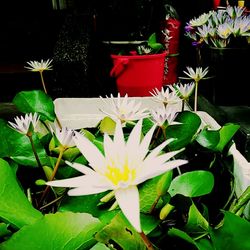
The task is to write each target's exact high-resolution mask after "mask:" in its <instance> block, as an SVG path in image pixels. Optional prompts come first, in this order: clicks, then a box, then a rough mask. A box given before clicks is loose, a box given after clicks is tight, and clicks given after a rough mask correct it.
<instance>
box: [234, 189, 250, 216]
mask: <svg viewBox="0 0 250 250" xmlns="http://www.w3.org/2000/svg"><path fill="white" fill-rule="evenodd" d="M249 200H250V186H248V187H247V189H246V190H245V191H244V192H243V194H242V195H241V196H240V197H239V199H238V201H237V202H236V204H235V205H234V206H233V207H232V208H231V209H229V211H230V212H232V213H234V214H237V212H238V211H239V210H241V209H242V208H244V207H245V206H246V205H247V203H248V201H249Z"/></svg>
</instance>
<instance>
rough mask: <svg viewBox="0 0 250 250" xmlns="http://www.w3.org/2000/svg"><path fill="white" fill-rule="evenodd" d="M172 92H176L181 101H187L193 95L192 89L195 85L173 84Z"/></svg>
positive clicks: (192, 83)
mask: <svg viewBox="0 0 250 250" xmlns="http://www.w3.org/2000/svg"><path fill="white" fill-rule="evenodd" d="M171 88H172V89H173V91H176V94H177V95H178V96H179V97H180V98H181V99H183V100H187V99H188V98H189V97H190V95H191V94H192V93H193V91H194V88H195V83H194V82H191V83H186V84H182V83H175V84H173V86H171Z"/></svg>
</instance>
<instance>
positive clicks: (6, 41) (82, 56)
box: [0, 0, 248, 102]
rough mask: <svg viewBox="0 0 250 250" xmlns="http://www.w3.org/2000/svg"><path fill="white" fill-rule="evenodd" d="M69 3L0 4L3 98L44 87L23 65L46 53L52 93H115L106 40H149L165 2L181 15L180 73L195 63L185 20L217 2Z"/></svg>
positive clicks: (111, 0)
mask: <svg viewBox="0 0 250 250" xmlns="http://www.w3.org/2000/svg"><path fill="white" fill-rule="evenodd" d="M235 2H236V1H231V4H236V3H235ZM65 4H66V7H67V8H65V9H56V10H55V9H53V8H52V2H51V1H50V0H36V1H34V0H33V1H32V0H26V1H19V0H12V1H4V3H2V4H1V8H0V30H1V35H0V84H1V86H5V88H6V89H7V90H3V91H1V93H0V102H1V101H11V100H12V98H13V97H14V95H15V94H16V93H17V92H18V91H21V90H25V89H34V88H41V83H40V78H39V74H37V73H34V72H27V70H25V69H24V65H25V64H26V62H27V61H31V60H37V61H40V60H41V59H43V60H47V59H48V58H50V59H53V71H45V72H44V75H45V82H46V83H47V89H48V92H49V94H50V95H51V96H52V98H54V99H55V98H58V97H97V96H100V95H109V94H110V93H116V86H115V80H114V79H111V78H110V77H109V72H110V70H111V68H112V62H111V59H110V50H111V47H109V46H107V45H105V44H104V43H103V41H110V40H146V39H147V38H148V36H149V35H150V34H151V33H152V32H159V31H160V26H161V23H162V22H163V21H164V20H165V17H166V14H168V13H167V11H166V8H165V5H171V6H172V7H173V8H174V9H175V10H176V12H177V14H178V18H179V20H180V21H181V31H180V32H181V36H180V41H179V42H180V46H179V50H180V51H179V52H180V53H179V58H178V59H179V65H178V71H179V73H180V74H181V72H182V71H183V69H184V68H185V67H186V66H187V65H189V66H193V65H195V64H196V58H195V50H194V47H192V46H191V42H190V40H187V38H186V37H184V35H183V34H184V25H185V24H186V22H187V21H189V20H190V19H191V18H194V17H197V16H198V15H200V14H202V13H204V12H208V11H209V10H211V9H212V8H213V1H211V0H203V1H201V0H189V1H180V0H106V1H102V0H91V1H87V0H85V1H82V0H68V1H67V0H66V1H65ZM222 4H224V3H223V1H222ZM247 4H248V1H246V5H247ZM2 89H3V88H2Z"/></svg>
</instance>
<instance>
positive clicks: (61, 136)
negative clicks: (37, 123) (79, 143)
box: [50, 125, 76, 148]
mask: <svg viewBox="0 0 250 250" xmlns="http://www.w3.org/2000/svg"><path fill="white" fill-rule="evenodd" d="M50 130H51V132H52V134H54V135H55V137H56V138H57V140H58V141H59V142H60V144H61V145H62V146H63V147H64V148H70V147H74V146H75V145H76V144H75V142H74V140H73V134H74V130H73V129H70V128H67V127H62V128H59V127H58V126H56V125H54V126H50Z"/></svg>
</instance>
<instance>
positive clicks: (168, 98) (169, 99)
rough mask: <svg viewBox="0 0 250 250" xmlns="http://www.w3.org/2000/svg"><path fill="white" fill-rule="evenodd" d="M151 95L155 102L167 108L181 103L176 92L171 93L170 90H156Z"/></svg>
mask: <svg viewBox="0 0 250 250" xmlns="http://www.w3.org/2000/svg"><path fill="white" fill-rule="evenodd" d="M150 94H151V95H152V96H153V97H154V100H155V101H157V102H160V103H163V104H164V105H165V106H166V105H168V104H176V103H178V102H180V101H181V99H180V98H179V96H177V94H176V92H175V91H170V88H166V90H164V87H162V88H161V91H160V90H159V89H157V88H155V89H154V90H153V91H152V92H150Z"/></svg>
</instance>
